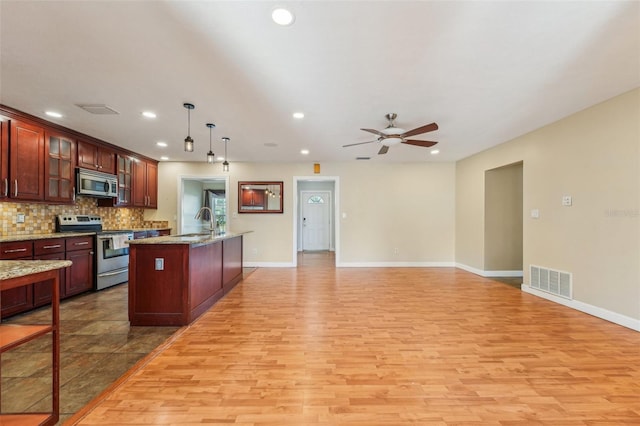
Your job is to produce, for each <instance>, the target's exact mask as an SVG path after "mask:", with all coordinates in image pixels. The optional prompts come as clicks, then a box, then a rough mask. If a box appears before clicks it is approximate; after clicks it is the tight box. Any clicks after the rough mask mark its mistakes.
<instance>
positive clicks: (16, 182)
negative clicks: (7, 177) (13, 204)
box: [13, 179, 18, 197]
mask: <svg viewBox="0 0 640 426" xmlns="http://www.w3.org/2000/svg"><path fill="white" fill-rule="evenodd" d="M13 186H14V188H15V189H14V193H13V196H14V197H17V196H18V179H16V180H14V181H13Z"/></svg>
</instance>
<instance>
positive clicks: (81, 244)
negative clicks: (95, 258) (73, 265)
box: [73, 241, 89, 246]
mask: <svg viewBox="0 0 640 426" xmlns="http://www.w3.org/2000/svg"><path fill="white" fill-rule="evenodd" d="M87 244H89V242H88V241H83V242H81V243H73V245H74V246H86V245H87Z"/></svg>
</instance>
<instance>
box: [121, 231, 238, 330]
mask: <svg viewBox="0 0 640 426" xmlns="http://www.w3.org/2000/svg"><path fill="white" fill-rule="evenodd" d="M244 234H246V232H238V233H233V232H231V233H226V234H224V235H217V236H213V235H211V234H188V235H170V236H163V237H155V238H146V239H142V240H131V241H129V246H130V247H129V321H130V323H131V325H133V326H138V325H146V326H149V325H152V326H155V325H167V326H169V325H172V326H175V325H188V324H190V323H191V322H193V321H194V320H195V319H196V318H198V317H199V316H200V315H202V314H203V313H204V312H205V311H206V310H207V309H209V308H210V307H211V306H213V304H214V303H215V302H216V301H217V300H218V299H220V298H221V297H222V296H224V295H225V294H226V293H228V292H229V291H231V289H233V287H234V286H235V285H236V284H237V283H238V282H240V281H241V280H242V236H243V235H244Z"/></svg>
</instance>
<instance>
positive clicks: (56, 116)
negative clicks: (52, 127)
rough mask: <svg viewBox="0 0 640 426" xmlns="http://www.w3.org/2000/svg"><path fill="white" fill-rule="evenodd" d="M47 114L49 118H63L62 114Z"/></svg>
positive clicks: (52, 112)
mask: <svg viewBox="0 0 640 426" xmlns="http://www.w3.org/2000/svg"><path fill="white" fill-rule="evenodd" d="M45 114H47V115H48V116H49V117H54V118H62V114H60V113H59V112H55V111H45Z"/></svg>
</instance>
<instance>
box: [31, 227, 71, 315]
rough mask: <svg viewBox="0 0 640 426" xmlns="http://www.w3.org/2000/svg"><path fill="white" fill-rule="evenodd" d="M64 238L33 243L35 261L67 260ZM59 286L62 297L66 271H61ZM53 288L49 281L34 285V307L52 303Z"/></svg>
mask: <svg viewBox="0 0 640 426" xmlns="http://www.w3.org/2000/svg"><path fill="white" fill-rule="evenodd" d="M64 250H65V244H64V238H48V239H46V240H35V241H34V242H33V259H34V260H65V254H64ZM59 273H60V277H58V285H59V286H60V297H63V296H64V281H65V278H66V277H65V275H66V273H65V270H64V269H61V270H60V271H59ZM52 297H53V288H52V287H51V283H50V282H48V281H41V282H37V283H34V284H33V306H34V307H36V308H37V307H38V306H42V305H46V304H49V303H51V300H52Z"/></svg>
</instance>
